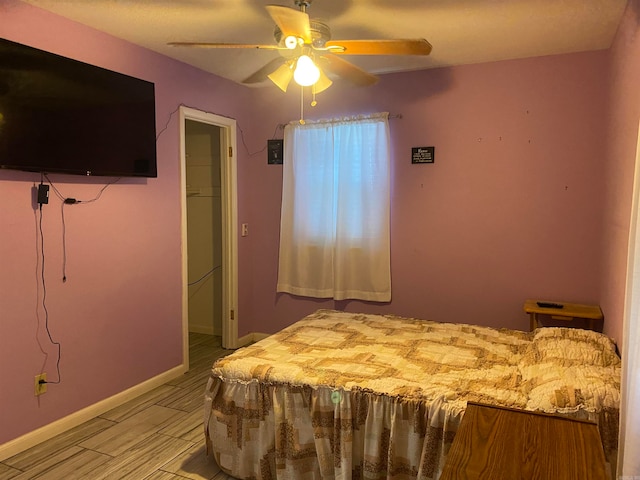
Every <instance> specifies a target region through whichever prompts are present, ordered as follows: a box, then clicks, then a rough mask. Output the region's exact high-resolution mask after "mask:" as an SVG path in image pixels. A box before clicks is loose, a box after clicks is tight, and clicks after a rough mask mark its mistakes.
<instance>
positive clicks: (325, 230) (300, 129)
mask: <svg viewBox="0 0 640 480" xmlns="http://www.w3.org/2000/svg"><path fill="white" fill-rule="evenodd" d="M284 144H285V152H284V173H283V192H282V211H281V223H280V257H279V269H278V286H277V290H278V291H279V292H288V293H292V294H294V295H303V296H309V297H318V298H334V299H336V300H343V299H347V298H352V299H361V300H370V301H381V302H386V301H389V300H391V268H390V247H389V244H390V240H389V196H390V194H389V190H390V186H389V185H390V180H389V176H390V160H389V125H388V115H387V114H386V113H384V114H376V115H371V116H367V117H354V118H348V119H338V120H330V121H320V122H308V123H306V124H304V125H299V124H290V125H288V126H287V127H286V128H285V142H284Z"/></svg>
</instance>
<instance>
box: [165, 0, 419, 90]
mask: <svg viewBox="0 0 640 480" xmlns="http://www.w3.org/2000/svg"><path fill="white" fill-rule="evenodd" d="M294 1H295V4H296V5H297V6H298V7H299V9H294V8H290V7H285V6H281V5H267V6H266V7H265V8H266V9H267V12H268V13H269V15H270V16H271V18H272V19H273V21H274V22H275V24H276V28H275V31H274V38H275V41H276V43H275V44H273V45H257V44H242V43H206V42H171V43H169V45H172V46H176V47H200V48H254V49H259V50H277V51H278V52H279V53H280V54H281V56H280V57H278V58H275V59H274V60H272V61H270V62H269V63H267V64H266V65H265V66H263V67H262V68H260V69H259V70H258V71H256V72H254V73H253V74H252V75H250V76H249V77H247V78H246V79H244V80H243V83H247V84H252V83H260V82H263V81H265V80H266V79H270V80H271V81H272V82H273V83H275V84H276V85H277V86H278V87H279V88H280V89H281V90H282V91H285V92H286V91H287V87H288V86H289V83H290V82H291V80H292V79H293V80H294V81H295V82H296V83H298V84H299V85H301V86H311V87H312V91H313V93H314V94H315V93H320V92H322V91H324V90H326V89H327V88H329V87H330V86H331V84H332V81H331V79H330V78H329V77H328V76H327V74H326V73H325V71H326V72H328V73H329V74H330V75H332V76H335V77H340V78H344V79H346V80H348V81H350V82H351V83H353V84H355V85H361V86H366V85H373V84H375V83H376V82H377V81H378V77H376V76H375V75H372V74H370V73H368V72H366V71H364V70H362V69H361V68H359V67H357V66H356V65H354V64H352V63H350V62H348V61H347V60H344V59H343V58H341V56H342V55H428V54H429V53H430V52H431V45H430V44H429V42H427V41H426V40H425V39H423V38H420V39H395V40H331V30H330V28H329V26H328V25H327V24H325V23H323V22H320V21H317V20H311V19H310V18H309V15H308V14H307V8H308V7H309V5H311V1H312V0H294Z"/></svg>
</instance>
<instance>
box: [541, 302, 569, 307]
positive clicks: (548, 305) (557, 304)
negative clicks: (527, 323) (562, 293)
mask: <svg viewBox="0 0 640 480" xmlns="http://www.w3.org/2000/svg"><path fill="white" fill-rule="evenodd" d="M536 303H537V304H538V306H539V307H540V308H563V307H564V305H562V304H561V303H552V302H536Z"/></svg>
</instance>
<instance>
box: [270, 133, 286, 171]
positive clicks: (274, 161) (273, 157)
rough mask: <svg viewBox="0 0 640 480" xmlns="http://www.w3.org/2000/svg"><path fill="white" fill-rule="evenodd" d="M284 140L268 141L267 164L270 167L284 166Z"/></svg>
mask: <svg viewBox="0 0 640 480" xmlns="http://www.w3.org/2000/svg"><path fill="white" fill-rule="evenodd" d="M283 151H284V140H282V139H280V140H267V163H268V164H269V165H282V156H283Z"/></svg>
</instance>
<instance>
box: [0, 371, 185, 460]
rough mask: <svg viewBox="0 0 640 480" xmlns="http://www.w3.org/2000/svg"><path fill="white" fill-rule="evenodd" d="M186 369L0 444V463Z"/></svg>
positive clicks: (167, 380)
mask: <svg viewBox="0 0 640 480" xmlns="http://www.w3.org/2000/svg"><path fill="white" fill-rule="evenodd" d="M187 370H188V368H187V367H186V366H184V365H179V366H177V367H175V368H172V369H171V370H167V371H166V372H164V373H161V374H160V375H158V376H156V377H153V378H150V379H149V380H147V381H145V382H142V383H140V384H138V385H134V386H133V387H131V388H129V389H127V390H124V391H122V392H120V393H117V394H115V395H113V396H112V397H109V398H105V399H104V400H101V401H99V402H98V403H94V404H93V405H89V406H88V407H86V408H83V409H82V410H78V411H77V412H74V413H72V414H71V415H67V416H66V417H63V418H61V419H59V420H56V421H55V422H52V423H50V424H48V425H45V426H44V427H40V428H38V429H37V430H34V431H32V432H29V433H26V434H24V435H22V436H21V437H18V438H16V439H14V440H11V441H9V442H7V443H4V444H2V445H0V462H1V461H3V460H6V459H7V458H10V457H13V456H14V455H16V454H18V453H20V452H23V451H25V450H27V449H28V448H31V447H33V446H35V445H37V444H39V443H42V442H44V441H45V440H49V439H50V438H53V437H55V436H56V435H58V434H60V433H62V432H66V431H67V430H70V429H72V428H73V427H77V426H78V425H80V424H82V423H84V422H86V421H88V420H91V419H92V418H95V417H97V416H98V415H101V414H103V413H104V412H108V411H109V410H111V409H113V408H115V407H117V406H119V405H122V404H123V403H126V402H128V401H129V400H132V399H134V398H136V397H138V396H140V395H142V394H143V393H147V392H149V391H151V390H153V389H154V388H157V387H159V386H161V385H163V384H165V383H167V382H169V381H171V380H173V379H174V378H177V377H179V376H180V375H182V374H183V373H185V372H186V371H187Z"/></svg>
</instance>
